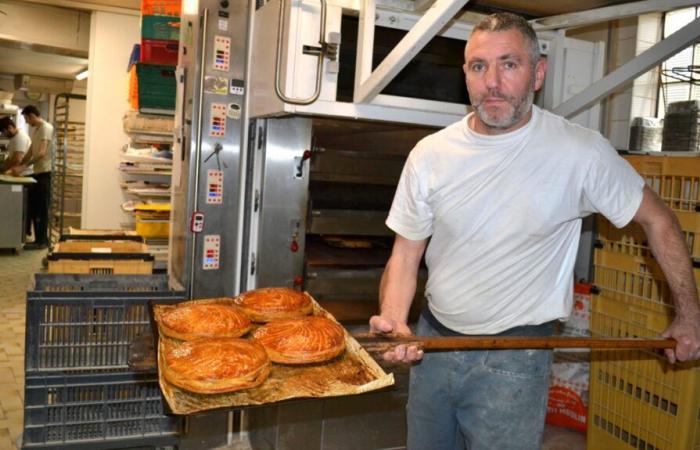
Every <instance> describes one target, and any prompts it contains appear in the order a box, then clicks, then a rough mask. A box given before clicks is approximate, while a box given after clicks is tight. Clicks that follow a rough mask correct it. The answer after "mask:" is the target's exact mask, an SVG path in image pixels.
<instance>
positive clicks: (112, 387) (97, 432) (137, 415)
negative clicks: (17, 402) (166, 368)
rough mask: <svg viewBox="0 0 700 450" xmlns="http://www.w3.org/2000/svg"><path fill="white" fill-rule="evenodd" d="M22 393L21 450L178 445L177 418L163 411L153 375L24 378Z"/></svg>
mask: <svg viewBox="0 0 700 450" xmlns="http://www.w3.org/2000/svg"><path fill="white" fill-rule="evenodd" d="M24 392H25V399H24V404H25V407H24V434H23V437H22V448H27V449H30V448H45V447H50V448H55V449H80V448H84V449H110V448H128V447H136V446H151V445H152V446H166V445H177V444H178V440H179V435H180V432H181V429H182V419H181V418H179V417H175V416H166V415H164V414H163V403H162V401H163V400H162V397H161V393H160V388H159V386H158V379H157V375H156V374H137V373H109V374H90V375H49V376H37V377H27V378H26V379H25V390H24Z"/></svg>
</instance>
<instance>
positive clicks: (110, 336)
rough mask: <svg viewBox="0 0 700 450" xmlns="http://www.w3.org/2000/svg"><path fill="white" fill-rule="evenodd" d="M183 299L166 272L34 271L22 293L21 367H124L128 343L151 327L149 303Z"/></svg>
mask: <svg viewBox="0 0 700 450" xmlns="http://www.w3.org/2000/svg"><path fill="white" fill-rule="evenodd" d="M182 300H184V293H183V292H180V291H171V290H169V289H168V280H167V276H166V275H107V276H100V275H66V274H37V275H36V276H35V280H34V286H33V289H32V290H30V291H29V292H27V324H26V337H25V371H26V373H27V374H28V375H35V374H38V373H62V372H72V373H75V372H85V371H104V370H125V369H128V356H129V346H130V345H131V343H132V342H133V341H134V340H135V339H136V338H137V337H138V336H140V335H141V334H144V333H147V332H150V331H151V327H152V324H151V318H150V313H149V306H148V303H149V302H150V301H153V302H155V303H172V302H178V301H182Z"/></svg>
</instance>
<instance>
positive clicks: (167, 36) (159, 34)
mask: <svg viewBox="0 0 700 450" xmlns="http://www.w3.org/2000/svg"><path fill="white" fill-rule="evenodd" d="M141 39H160V40H168V41H177V40H179V39H180V18H179V17H174V16H141Z"/></svg>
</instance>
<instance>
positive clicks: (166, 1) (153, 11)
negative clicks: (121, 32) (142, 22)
mask: <svg viewBox="0 0 700 450" xmlns="http://www.w3.org/2000/svg"><path fill="white" fill-rule="evenodd" d="M181 3H182V2H181V0H141V14H142V15H144V16H147V15H159V16H178V17H179V16H180V10H181Z"/></svg>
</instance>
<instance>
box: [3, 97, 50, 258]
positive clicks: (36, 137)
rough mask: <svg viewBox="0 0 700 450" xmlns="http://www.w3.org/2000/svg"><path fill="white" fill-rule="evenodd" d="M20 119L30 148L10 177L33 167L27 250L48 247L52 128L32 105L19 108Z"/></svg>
mask: <svg viewBox="0 0 700 450" xmlns="http://www.w3.org/2000/svg"><path fill="white" fill-rule="evenodd" d="M22 116H24V120H26V122H27V123H28V124H29V127H30V128H29V135H30V137H31V141H32V142H31V146H30V147H29V151H28V152H27V153H26V154H25V155H24V157H23V158H22V161H21V162H20V164H19V165H18V166H15V167H14V168H13V169H12V173H13V174H14V175H20V174H22V173H23V172H24V171H25V170H26V169H27V168H28V167H29V166H31V165H33V166H34V174H33V175H32V176H33V177H34V179H35V180H36V183H34V184H32V185H30V186H29V219H30V221H31V222H32V224H33V226H34V242H33V243H30V244H26V245H25V246H24V247H25V248H26V249H28V250H33V249H43V248H46V247H47V246H48V243H49V238H48V227H49V201H50V196H51V159H52V157H53V153H54V151H55V148H56V139H55V136H54V130H53V125H51V124H50V123H48V122H47V121H45V120H44V119H42V118H41V114H40V113H39V110H38V109H37V107H36V106H33V105H29V106H25V107H24V108H23V109H22Z"/></svg>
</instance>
